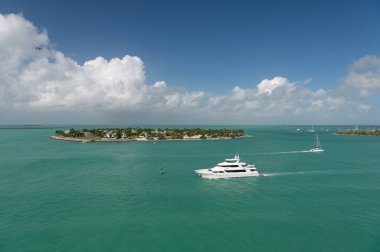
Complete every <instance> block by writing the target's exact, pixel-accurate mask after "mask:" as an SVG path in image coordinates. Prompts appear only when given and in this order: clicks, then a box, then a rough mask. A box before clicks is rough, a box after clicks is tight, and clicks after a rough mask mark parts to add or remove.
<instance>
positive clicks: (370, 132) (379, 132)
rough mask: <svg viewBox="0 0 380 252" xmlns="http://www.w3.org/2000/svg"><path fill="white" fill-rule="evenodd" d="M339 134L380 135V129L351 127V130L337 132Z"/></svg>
mask: <svg viewBox="0 0 380 252" xmlns="http://www.w3.org/2000/svg"><path fill="white" fill-rule="evenodd" d="M336 134H337V135H359V136H380V130H378V129H373V130H369V129H367V130H360V129H349V130H339V131H337V132H336Z"/></svg>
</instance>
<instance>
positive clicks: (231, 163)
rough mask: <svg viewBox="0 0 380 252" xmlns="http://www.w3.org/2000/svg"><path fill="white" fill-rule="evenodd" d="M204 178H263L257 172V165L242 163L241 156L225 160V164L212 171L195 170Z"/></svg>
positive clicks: (218, 165) (211, 169)
mask: <svg viewBox="0 0 380 252" xmlns="http://www.w3.org/2000/svg"><path fill="white" fill-rule="evenodd" d="M195 172H196V173H197V174H198V175H199V176H201V177H202V178H207V179H219V178H245V177H256V176H262V175H263V174H262V173H259V172H258V171H257V170H256V167H255V165H254V164H253V165H249V164H247V163H244V162H242V161H240V157H239V154H238V155H236V156H235V157H234V158H228V159H225V160H224V162H222V163H219V164H217V166H215V167H213V168H210V169H200V170H195Z"/></svg>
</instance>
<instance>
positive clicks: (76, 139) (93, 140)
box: [49, 136, 243, 143]
mask: <svg viewBox="0 0 380 252" xmlns="http://www.w3.org/2000/svg"><path fill="white" fill-rule="evenodd" d="M49 138H51V139H54V140H61V141H71V142H86V143H89V142H132V141H150V142H158V141H202V140H230V139H233V138H231V137H219V138H207V139H200V138H186V139H160V140H155V139H146V138H136V139H109V138H98V139H81V138H73V137H60V136H50V137H49ZM236 138H243V137H236Z"/></svg>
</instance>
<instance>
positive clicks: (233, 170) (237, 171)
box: [226, 170, 245, 172]
mask: <svg viewBox="0 0 380 252" xmlns="http://www.w3.org/2000/svg"><path fill="white" fill-rule="evenodd" d="M226 172H245V170H229V171H226Z"/></svg>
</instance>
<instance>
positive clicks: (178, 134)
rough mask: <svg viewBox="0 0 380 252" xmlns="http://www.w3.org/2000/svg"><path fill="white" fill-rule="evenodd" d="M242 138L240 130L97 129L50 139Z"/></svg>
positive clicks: (58, 133)
mask: <svg viewBox="0 0 380 252" xmlns="http://www.w3.org/2000/svg"><path fill="white" fill-rule="evenodd" d="M240 137H244V131H243V130H241V129H237V130H233V129H200V128H195V129H169V128H166V129H152V128H99V129H81V130H76V129H70V130H57V131H56V132H55V135H53V136H50V138H52V139H56V140H65V141H77V142H84V143H85V142H128V141H159V140H217V139H233V138H240Z"/></svg>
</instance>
